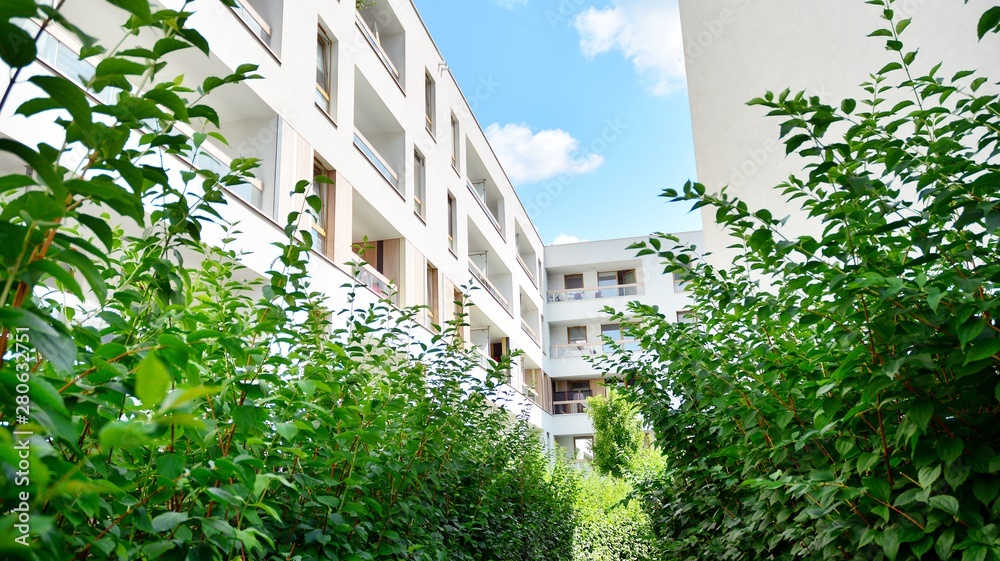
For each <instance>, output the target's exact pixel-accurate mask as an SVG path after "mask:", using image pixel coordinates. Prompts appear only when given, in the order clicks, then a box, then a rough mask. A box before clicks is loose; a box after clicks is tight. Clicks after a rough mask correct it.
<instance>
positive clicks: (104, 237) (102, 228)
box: [76, 214, 115, 251]
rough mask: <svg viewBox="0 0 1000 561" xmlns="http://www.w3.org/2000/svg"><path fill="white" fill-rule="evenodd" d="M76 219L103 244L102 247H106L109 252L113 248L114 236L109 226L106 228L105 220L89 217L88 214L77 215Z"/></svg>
mask: <svg viewBox="0 0 1000 561" xmlns="http://www.w3.org/2000/svg"><path fill="white" fill-rule="evenodd" d="M76 219H77V221H78V222H80V224H82V225H84V226H85V227H87V228H88V229H89V230H90V231H91V232H93V233H94V235H95V236H97V239H98V240H100V241H101V243H102V244H104V247H106V248H107V249H108V250H109V251H110V250H111V249H112V248H113V247H114V240H115V234H114V231H113V230H112V229H111V226H108V223H107V221H106V220H102V219H101V218H98V217H96V216H91V215H89V214H80V215H77V217H76Z"/></svg>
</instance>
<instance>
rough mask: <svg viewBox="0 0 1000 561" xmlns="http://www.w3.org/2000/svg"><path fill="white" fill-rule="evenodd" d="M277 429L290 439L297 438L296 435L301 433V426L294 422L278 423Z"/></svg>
mask: <svg viewBox="0 0 1000 561" xmlns="http://www.w3.org/2000/svg"><path fill="white" fill-rule="evenodd" d="M275 430H277V431H278V434H280V435H281V436H283V437H284V438H285V440H288V441H292V440H295V436H296V435H297V434H299V427H297V426H295V424H293V423H278V424H277V425H275Z"/></svg>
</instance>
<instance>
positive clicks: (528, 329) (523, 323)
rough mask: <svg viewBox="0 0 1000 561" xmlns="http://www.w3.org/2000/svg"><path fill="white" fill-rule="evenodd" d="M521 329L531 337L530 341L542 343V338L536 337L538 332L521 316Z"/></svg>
mask: <svg viewBox="0 0 1000 561" xmlns="http://www.w3.org/2000/svg"><path fill="white" fill-rule="evenodd" d="M521 329H523V330H524V332H525V333H527V334H528V337H531V340H532V341H534V342H535V343H537V344H539V345H541V344H542V340H541V339H539V338H538V332H536V331H535V330H534V329H532V327H531V325H530V324H529V323H528V322H527V321H526V320H525V319H524V318H521Z"/></svg>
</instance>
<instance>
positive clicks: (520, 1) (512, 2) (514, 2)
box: [493, 0, 528, 10]
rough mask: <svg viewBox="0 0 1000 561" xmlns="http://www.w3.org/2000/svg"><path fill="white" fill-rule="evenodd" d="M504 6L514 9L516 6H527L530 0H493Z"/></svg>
mask: <svg viewBox="0 0 1000 561" xmlns="http://www.w3.org/2000/svg"><path fill="white" fill-rule="evenodd" d="M493 1H494V2H496V3H497V4H500V5H501V6H502V7H504V8H507V9H508V10H513V9H514V8H520V7H521V6H527V5H528V0H493Z"/></svg>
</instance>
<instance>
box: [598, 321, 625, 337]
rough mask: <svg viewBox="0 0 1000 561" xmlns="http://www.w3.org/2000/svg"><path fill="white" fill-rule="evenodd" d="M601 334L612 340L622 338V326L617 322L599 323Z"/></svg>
mask: <svg viewBox="0 0 1000 561" xmlns="http://www.w3.org/2000/svg"><path fill="white" fill-rule="evenodd" d="M601 335H603V336H604V337H610V338H611V339H612V340H613V341H621V340H622V327H621V325H619V324H617V323H605V324H602V325H601Z"/></svg>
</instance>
